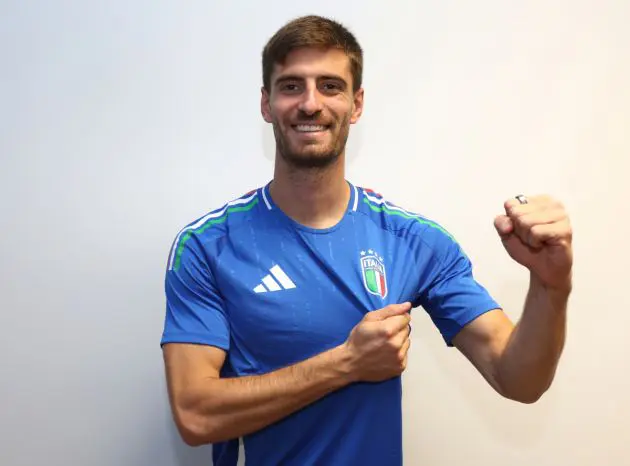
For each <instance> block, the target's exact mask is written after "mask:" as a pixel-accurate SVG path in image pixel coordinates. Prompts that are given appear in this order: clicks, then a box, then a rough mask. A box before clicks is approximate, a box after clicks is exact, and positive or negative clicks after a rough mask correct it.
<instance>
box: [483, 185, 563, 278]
mask: <svg viewBox="0 0 630 466" xmlns="http://www.w3.org/2000/svg"><path fill="white" fill-rule="evenodd" d="M503 206H504V208H505V215H499V216H497V217H496V218H495V220H494V226H495V228H496V230H497V232H498V233H499V236H500V237H501V241H502V242H503V246H504V247H505V249H506V251H507V252H508V254H509V255H510V256H511V257H512V259H514V260H515V261H516V262H518V263H519V264H521V265H523V266H525V267H527V268H528V269H529V270H530V271H531V273H533V274H534V275H535V276H536V277H537V278H538V280H539V281H540V282H541V284H542V285H544V286H546V287H549V288H554V289H561V290H566V289H570V287H571V269H572V266H573V250H572V244H571V243H572V236H573V231H572V228H571V223H570V221H569V217H568V215H567V213H566V211H565V209H564V206H563V205H562V204H561V203H560V202H559V201H558V200H556V199H553V198H551V197H549V196H545V195H543V196H533V197H528V198H527V203H526V204H522V203H521V202H519V200H518V199H516V198H512V199H509V200H507V201H505V203H504V205H503Z"/></svg>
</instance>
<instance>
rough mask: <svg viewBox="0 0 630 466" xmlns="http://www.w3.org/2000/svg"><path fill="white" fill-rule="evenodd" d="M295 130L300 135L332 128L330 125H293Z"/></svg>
mask: <svg viewBox="0 0 630 466" xmlns="http://www.w3.org/2000/svg"><path fill="white" fill-rule="evenodd" d="M292 127H293V129H294V130H295V131H297V132H298V133H317V132H319V131H326V130H327V129H328V128H329V127H330V126H328V125H306V124H302V125H292Z"/></svg>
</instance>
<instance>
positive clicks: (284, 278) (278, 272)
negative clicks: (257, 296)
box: [254, 265, 295, 293]
mask: <svg viewBox="0 0 630 466" xmlns="http://www.w3.org/2000/svg"><path fill="white" fill-rule="evenodd" d="M269 272H271V274H270V275H266V276H265V277H264V278H263V279H262V283H261V284H260V285H258V286H257V287H256V288H254V291H255V292H256V293H267V292H268V291H281V290H289V289H291V288H295V283H293V281H291V279H290V278H289V276H288V275H287V274H286V273H284V270H282V269H281V268H280V266H279V265H274V266H273V267H271V268H270V269H269ZM272 275H273V276H272Z"/></svg>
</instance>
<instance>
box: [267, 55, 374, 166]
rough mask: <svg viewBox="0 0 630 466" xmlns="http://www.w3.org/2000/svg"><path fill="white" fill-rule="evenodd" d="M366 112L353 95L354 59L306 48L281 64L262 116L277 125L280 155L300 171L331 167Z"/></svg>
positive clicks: (360, 98) (360, 93)
mask: <svg viewBox="0 0 630 466" xmlns="http://www.w3.org/2000/svg"><path fill="white" fill-rule="evenodd" d="M362 109H363V89H360V90H358V91H356V92H353V89H352V73H351V71H350V60H349V59H348V57H347V56H346V55H345V53H344V52H343V51H341V50H334V49H330V50H322V49H315V48H303V49H298V50H294V51H292V52H291V53H290V54H289V55H288V56H287V59H286V61H285V63H284V64H283V65H276V67H275V70H274V72H273V74H272V76H271V88H270V92H269V93H268V92H267V91H266V90H265V89H264V88H263V90H262V99H261V111H262V114H263V117H264V119H265V121H266V122H268V123H272V124H273V130H274V134H275V138H276V147H277V152H278V154H279V155H280V156H281V157H283V158H284V160H285V161H286V162H287V163H289V164H291V165H293V166H295V167H300V168H315V167H325V166H327V165H329V164H330V163H332V162H333V161H335V160H336V159H337V158H338V157H339V156H340V155H341V154H342V153H343V151H344V149H345V145H346V140H347V138H348V133H349V130H350V125H351V124H354V123H356V122H357V121H358V120H359V117H360V116H361V111H362Z"/></svg>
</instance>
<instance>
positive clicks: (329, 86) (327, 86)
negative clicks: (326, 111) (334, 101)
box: [324, 83, 341, 91]
mask: <svg viewBox="0 0 630 466" xmlns="http://www.w3.org/2000/svg"><path fill="white" fill-rule="evenodd" d="M324 89H326V90H327V91H338V90H340V89H341V86H339V84H337V83H325V84H324Z"/></svg>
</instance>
